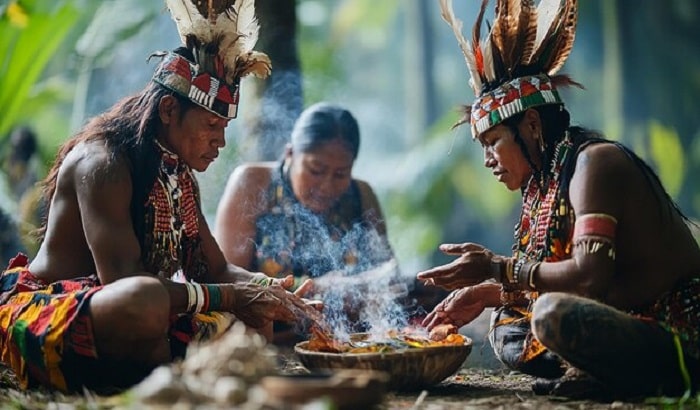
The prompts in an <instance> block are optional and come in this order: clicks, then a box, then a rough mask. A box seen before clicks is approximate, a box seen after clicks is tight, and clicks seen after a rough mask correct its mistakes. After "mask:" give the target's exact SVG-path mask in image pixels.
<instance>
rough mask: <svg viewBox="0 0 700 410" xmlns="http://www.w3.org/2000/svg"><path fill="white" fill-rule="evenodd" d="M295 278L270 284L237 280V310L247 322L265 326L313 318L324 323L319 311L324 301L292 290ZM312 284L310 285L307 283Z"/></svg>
mask: <svg viewBox="0 0 700 410" xmlns="http://www.w3.org/2000/svg"><path fill="white" fill-rule="evenodd" d="M290 278H291V282H292V284H293V283H294V278H293V277H291V276H289V277H286V278H283V279H274V280H273V281H272V282H270V284H269V285H268V286H265V285H261V284H257V283H237V284H235V285H232V286H235V292H234V297H235V304H234V309H233V313H234V314H235V315H236V316H237V317H238V318H239V319H241V320H242V321H243V322H244V323H245V324H246V325H248V326H250V327H252V328H261V327H263V326H264V325H265V324H267V323H268V322H270V321H274V320H278V321H283V322H294V321H297V320H301V319H302V318H309V319H311V320H312V321H314V322H322V320H323V318H322V315H321V312H320V311H319V304H320V302H316V301H308V300H305V299H302V298H301V297H299V296H297V295H296V294H294V293H292V292H290V291H288V290H287V289H286V287H285V285H288V286H287V287H291V286H292V284H289V281H290ZM307 286H308V285H307Z"/></svg>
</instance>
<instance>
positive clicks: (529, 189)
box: [513, 133, 574, 262]
mask: <svg viewBox="0 0 700 410" xmlns="http://www.w3.org/2000/svg"><path fill="white" fill-rule="evenodd" d="M572 153H573V143H572V141H571V139H570V137H569V134H568V133H567V134H566V136H565V137H564V138H563V139H562V140H561V141H560V142H559V143H558V144H557V145H556V147H555V148H554V155H553V156H552V162H551V165H550V170H551V171H550V172H551V176H550V177H549V179H548V180H540V179H539V178H538V177H537V175H536V174H533V175H532V176H531V177H530V180H529V181H528V184H527V186H526V187H525V189H524V190H523V206H522V212H521V214H520V221H519V222H518V223H517V224H516V225H515V230H514V238H515V244H514V245H513V255H514V256H515V257H517V258H522V257H525V258H527V259H534V260H538V261H548V262H551V261H558V260H563V259H568V258H569V257H570V255H571V234H572V229H571V227H572V226H573V221H574V215H573V210H572V209H571V205H570V204H569V201H568V195H566V194H565V193H566V192H568V182H569V181H562V171H563V170H564V167H565V165H566V164H567V163H568V161H569V159H570V158H571V155H572ZM562 182H564V185H566V187H563V186H562ZM540 187H544V189H541V188H540ZM562 188H565V189H562Z"/></svg>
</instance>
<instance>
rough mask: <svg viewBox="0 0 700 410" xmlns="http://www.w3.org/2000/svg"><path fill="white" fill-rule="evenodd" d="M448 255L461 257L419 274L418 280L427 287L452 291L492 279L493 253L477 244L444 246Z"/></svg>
mask: <svg viewBox="0 0 700 410" xmlns="http://www.w3.org/2000/svg"><path fill="white" fill-rule="evenodd" d="M440 250H441V251H442V252H443V253H445V254H447V255H459V257H458V258H457V259H455V260H453V261H452V262H450V263H448V264H445V265H441V266H437V267H435V268H432V269H429V270H426V271H423V272H419V273H418V275H417V276H416V277H417V279H418V280H420V281H422V282H423V283H424V284H426V285H434V286H439V287H441V288H444V289H447V290H452V289H458V288H461V287H464V286H471V285H475V284H478V283H481V282H483V281H485V280H487V279H490V278H491V260H492V258H493V257H494V256H495V255H494V253H493V252H491V251H490V250H488V249H486V248H484V247H483V246H481V245H478V244H475V243H469V242H467V243H462V244H442V245H440Z"/></svg>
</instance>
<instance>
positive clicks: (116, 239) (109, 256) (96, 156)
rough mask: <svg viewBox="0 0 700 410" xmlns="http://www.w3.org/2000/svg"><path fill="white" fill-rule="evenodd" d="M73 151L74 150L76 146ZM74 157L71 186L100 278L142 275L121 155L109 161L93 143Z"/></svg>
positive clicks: (108, 280) (109, 280) (106, 280)
mask: <svg viewBox="0 0 700 410" xmlns="http://www.w3.org/2000/svg"><path fill="white" fill-rule="evenodd" d="M76 151H77V149H76ZM72 154H75V155H76V156H80V158H77V159H76V160H75V166H74V168H73V169H74V172H73V175H72V177H73V185H74V186H75V190H76V196H77V200H78V206H79V208H80V216H81V220H82V225H83V230H84V232H85V239H86V241H87V244H88V247H89V248H90V252H91V253H92V257H93V260H94V263H95V268H96V271H97V275H98V277H99V278H100V281H101V282H102V283H103V284H109V283H112V282H114V281H115V280H118V279H121V278H124V277H127V276H133V275H141V274H146V273H145V272H144V271H143V266H142V265H141V261H140V256H141V248H140V245H139V242H138V240H137V238H136V234H135V233H134V229H133V222H132V221H131V213H130V202H131V195H132V185H131V176H130V173H129V169H128V167H127V164H126V162H125V161H124V160H123V159H122V158H117V159H114V160H111V159H110V158H109V154H108V153H106V152H104V150H100V149H99V148H96V147H95V146H91V147H87V148H85V149H81V150H80V153H72Z"/></svg>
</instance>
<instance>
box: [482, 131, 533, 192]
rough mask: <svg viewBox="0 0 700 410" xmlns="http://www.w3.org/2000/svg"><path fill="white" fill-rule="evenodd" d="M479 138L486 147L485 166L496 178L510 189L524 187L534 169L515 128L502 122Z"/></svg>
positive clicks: (484, 147) (483, 146)
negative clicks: (517, 139) (516, 138)
mask: <svg viewBox="0 0 700 410" xmlns="http://www.w3.org/2000/svg"><path fill="white" fill-rule="evenodd" d="M478 138H479V142H480V143H481V147H482V148H483V149H484V166H485V167H486V168H489V169H491V172H492V173H493V175H494V176H495V177H496V179H498V181H499V182H501V183H503V184H504V185H505V186H506V187H507V188H508V189H509V190H511V191H515V190H517V189H520V188H521V187H523V186H524V185H525V184H526V183H527V181H528V180H529V178H530V176H531V175H532V170H531V168H530V164H529V163H528V162H527V159H526V158H525V155H523V152H522V150H521V148H520V145H519V144H518V143H517V142H516V140H515V133H514V132H513V130H511V129H510V128H508V127H507V126H505V125H502V124H500V125H497V126H495V127H493V128H491V129H489V130H487V131H484V132H483V133H481V134H480V135H479V137H478Z"/></svg>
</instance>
